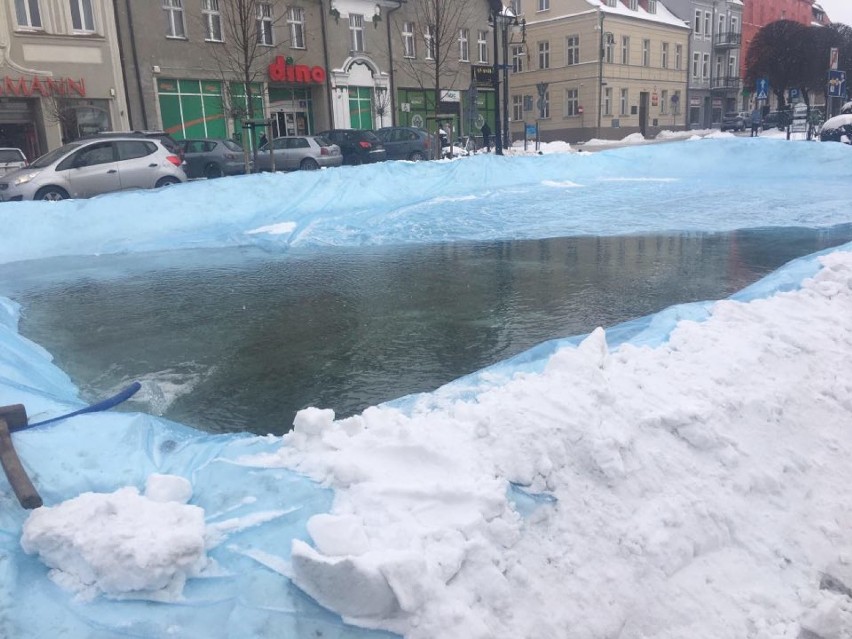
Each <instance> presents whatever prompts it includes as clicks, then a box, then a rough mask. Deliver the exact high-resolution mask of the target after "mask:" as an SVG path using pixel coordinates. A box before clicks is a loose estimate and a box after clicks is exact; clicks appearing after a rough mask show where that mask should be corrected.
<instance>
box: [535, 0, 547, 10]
mask: <svg viewBox="0 0 852 639" xmlns="http://www.w3.org/2000/svg"><path fill="white" fill-rule="evenodd" d="M548 9H550V0H538V10H539V11H547V10H548Z"/></svg>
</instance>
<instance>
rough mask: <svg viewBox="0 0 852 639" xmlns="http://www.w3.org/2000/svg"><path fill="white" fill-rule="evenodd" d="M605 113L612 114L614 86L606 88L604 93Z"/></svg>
mask: <svg viewBox="0 0 852 639" xmlns="http://www.w3.org/2000/svg"><path fill="white" fill-rule="evenodd" d="M603 114H604V115H612V88H611V87H607V88H606V89H604V95H603Z"/></svg>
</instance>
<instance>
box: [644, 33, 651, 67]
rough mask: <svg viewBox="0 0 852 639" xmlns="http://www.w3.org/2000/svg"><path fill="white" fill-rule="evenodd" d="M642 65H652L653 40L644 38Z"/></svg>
mask: <svg viewBox="0 0 852 639" xmlns="http://www.w3.org/2000/svg"><path fill="white" fill-rule="evenodd" d="M642 66H643V67H649V66H651V41H650V40H647V39H646V40H642Z"/></svg>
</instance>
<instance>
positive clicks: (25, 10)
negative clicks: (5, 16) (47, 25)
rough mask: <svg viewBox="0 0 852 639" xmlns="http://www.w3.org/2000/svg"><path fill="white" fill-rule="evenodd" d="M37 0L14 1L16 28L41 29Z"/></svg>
mask: <svg viewBox="0 0 852 639" xmlns="http://www.w3.org/2000/svg"><path fill="white" fill-rule="evenodd" d="M38 2H39V0H15V18H16V19H17V22H18V26H19V27H23V28H25V29H41V11H40V9H39V6H38Z"/></svg>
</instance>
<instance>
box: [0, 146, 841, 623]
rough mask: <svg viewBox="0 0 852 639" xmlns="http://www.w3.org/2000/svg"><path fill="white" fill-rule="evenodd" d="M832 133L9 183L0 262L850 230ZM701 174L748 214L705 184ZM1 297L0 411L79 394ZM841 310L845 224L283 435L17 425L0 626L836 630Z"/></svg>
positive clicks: (59, 404)
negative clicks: (460, 372)
mask: <svg viewBox="0 0 852 639" xmlns="http://www.w3.org/2000/svg"><path fill="white" fill-rule="evenodd" d="M563 150H564V149H563ZM850 153H852V148H850V147H849V146H847V145H842V144H829V143H824V144H823V143H820V144H817V143H808V144H793V143H788V142H786V141H780V140H773V139H757V140H751V139H739V138H736V139H734V138H733V136H724V139H701V140H696V141H694V142H690V143H689V144H679V143H672V144H661V145H649V146H646V145H642V146H635V147H633V148H623V149H616V150H607V151H603V152H601V153H594V154H586V153H583V154H573V153H570V154H566V153H551V154H546V155H544V156H538V157H507V158H495V157H475V158H468V159H466V160H464V161H458V162H435V163H420V164H412V163H386V164H384V165H376V166H372V167H356V168H352V169H349V168H344V169H340V170H332V171H319V172H313V173H310V174H293V175H286V176H285V175H275V176H267V175H262V176H249V177H242V178H235V179H228V180H218V181H214V182H200V183H194V184H189V185H185V186H181V187H175V188H173V189H171V190H167V191H160V192H148V193H128V194H118V195H114V196H106V197H101V198H95V199H93V200H88V201H81V202H66V203H60V204H59V205H45V204H40V203H23V204H20V205H16V206H8V207H7V206H4V207H2V208H0V225H2V228H4V233H3V234H2V236H0V263H9V262H16V261H21V260H28V259H42V258H47V257H51V256H56V255H74V254H98V253H103V252H117V251H134V252H144V251H149V250H169V249H176V248H186V247H188V246H235V245H243V244H260V245H262V246H265V247H267V248H268V249H269V250H271V251H275V250H286V249H287V248H288V247H289V246H300V247H303V248H308V249H309V248H310V247H311V246H328V245H345V244H371V243H387V244H390V243H411V242H418V241H419V242H425V241H433V240H434V239H435V238H436V237H439V238H440V239H441V240H442V241H452V240H456V239H471V238H473V239H477V238H482V237H488V236H489V233H490V237H492V238H504V237H514V236H517V235H520V234H522V233H523V236H524V237H536V236H537V237H546V236H550V235H553V234H558V233H570V232H577V231H576V229H578V228H579V229H594V230H593V231H591V232H596V233H619V232H630V230H631V229H633V228H635V224H636V222H635V221H634V220H635V219H636V218H639V217H643V218H645V221H644V223H646V224H648V225H650V226H652V227H655V228H662V229H678V228H679V229H683V230H692V229H695V228H705V229H713V228H724V229H731V228H745V227H753V226H761V225H767V226H794V225H798V226H812V227H820V228H822V227H830V226H833V225H836V224H848V223H850V222H852V219H850V214H849V209H848V204H847V201H846V198H845V196H843V195H842V194H837V195H836V196H835V195H832V193H831V191H830V187H831V185H833V184H842V183H848V181H849V178H850V173H852V163H850V161H849V160H850V159H852V155H850ZM602 178H605V181H604V180H603V179H602ZM569 183H570V184H571V188H565V187H566V185H568V184H569ZM378 184H380V185H381V187H380V188H376V187H377V185H378ZM555 184H559V185H562V187H561V188H556V187H554V185H555ZM714 185H715V186H714ZM731 185H734V186H733V187H732V186H731ZM719 186H721V189H722V190H724V189H725V188H727V189H728V190H730V189H731V188H736V189H742V191H736V192H735V196H736V197H738V198H739V199H741V200H745V201H746V203H747V206H744V207H741V208H736V207H734V206H733V205H732V206H731V207H730V208H731V210H730V211H727V214H726V211H720V210H719V209H718V208H714V207H712V206H707V203H706V202H702V201H701V196H702V193H705V192H708V193H715V192H716V191H715V189H716V188H717V187H719ZM809 188H810V189H814V190H813V191H808V190H807V189H809ZM513 191H514V192H521V193H523V194H525V195H524V197H528V198H529V199H530V200H532V199H533V198H534V197H535V195H536V194H537V193H540V192H544V193H546V194H548V198H549V200H550V201H551V208H553V209H554V212H555V213H554V215H553V216H552V218H548V217H547V216H545V215H544V211H543V208H542V206H540V205H536V206H531V207H529V208H525V207H518V206H514V207H513V210H512V211H511V212H509V211H506V212H503V211H502V210H501V209H500V208H499V201H500V200H501V199H502V198H504V196H507V194H509V193H511V192H513ZM607 192H609V193H615V194H616V195H615V197H616V199H614V200H606V199H605V198H604V195H605V194H606V193H607ZM684 192H687V193H691V194H692V197H691V198H689V197H681V194H682V193H684ZM803 192H805V193H807V194H808V198H807V200H805V201H804V202H803V201H802V193H803ZM282 193H286V196H282ZM813 193H824V195H825V196H824V197H812V194H813ZM675 194H677V197H674V196H675ZM495 196H496V197H495ZM458 202H464V203H465V209H464V216H460V215H459V212H458V209H457V208H455V206H454V204H455V203H458ZM595 202H597V203H598V205H597V207H596V206H595ZM602 202H607V204H606V205H605V206H606V207H607V208H603V206H602V204H601V203H602ZM663 203H665V206H662V204H663ZM504 213H505V214H504ZM509 213H511V214H512V216H510V215H509ZM569 217H570V218H572V219H570V220H568V221H567V222H564V226H560V223H562V222H561V220H562V218H569ZM702 224H703V226H702ZM655 225H656V226H655ZM436 229H437V231H436ZM580 232H583V231H582V230H581V231H580ZM585 232H589V231H588V230H586V231H585ZM21 312H26V309H20V308H19V307H18V306H17V305H16V304H15V303H14V302H12V301H11V300H8V299H4V298H0V405H5V404H12V403H23V404H24V405H25V406H26V407H27V410H28V412H29V415H30V417H31V419H32V420H33V421H36V420H40V419H44V418H47V417H51V416H54V415H58V414H61V413H63V412H65V411H68V410H73V409H75V408H79V407H80V402H79V399H78V397H77V391H76V388H75V387H74V385H73V383H72V382H71V380H70V379H68V377H67V376H66V375H65V374H64V373H62V371H60V370H59V369H58V368H56V366H55V365H54V364H53V363H52V361H51V358H50V355H49V354H48V353H46V352H45V351H44V350H43V349H41V348H40V347H39V346H38V345H36V344H33V343H32V342H30V341H28V340H27V339H25V338H24V337H22V336H20V335H19V334H18V332H17V320H18V317H19V314H20V313H21ZM850 317H852V245H845V246H842V247H838V248H837V249H833V250H829V251H825V252H824V254H821V255H813V256H809V257H807V258H803V259H801V260H797V261H795V262H793V263H791V264H790V265H788V266H786V267H784V268H782V269H780V270H779V271H777V272H775V273H774V274H772V275H770V276H768V277H767V278H765V279H764V280H762V281H761V282H758V283H757V284H755V285H753V286H751V287H749V288H748V289H747V290H745V291H743V292H741V293H739V294H737V295H735V296H733V297H732V298H731V299H729V300H722V301H718V302H715V303H713V302H707V303H703V304H692V305H687V306H683V307H676V308H673V309H668V310H666V311H663V312H661V313H659V314H657V315H655V316H653V317H650V318H645V319H643V320H641V321H639V322H637V323H636V324H635V326H634V327H633V329H632V330H631V331H627V332H625V331H624V330H623V327H622V328H616V329H615V330H610V329H607V330H605V328H600V329H598V330H596V331H594V332H593V333H592V334H590V335H588V336H586V337H585V338H583V339H580V340H575V342H579V344H578V345H571V344H569V343H568V342H567V341H566V342H565V343H564V344H561V345H560V346H559V347H557V348H551V349H550V350H549V351H547V352H546V354H545V355H543V356H537V357H536V358H535V359H536V362H537V364H536V365H535V366H530V365H529V363H530V358H526V359H525V358H523V357H520V358H515V359H514V360H513V361H511V362H507V363H506V364H504V365H502V366H500V365H498V366H496V367H493V368H492V369H489V370H487V371H484V372H482V373H481V374H479V375H475V376H471V378H469V379H467V380H464V382H463V384H462V389H461V390H460V389H459V384H455V385H454V384H450V385H448V387H446V388H444V389H438V390H436V392H435V393H431V394H427V395H424V396H418V397H413V398H409V400H408V401H400V402H391V403H390V404H388V405H384V406H378V407H373V408H370V409H368V410H367V411H365V412H364V413H363V414H361V415H357V416H354V417H351V418H348V419H344V420H335V419H334V413H333V410H332V409H333V407H317V408H312V409H307V410H305V411H302V412H301V413H300V414H299V415H298V416H297V419H296V424H295V429H294V431H293V432H292V433H290V434H288V435H286V436H284V437H281V438H278V437H251V436H246V435H229V436H212V435H206V434H203V433H199V432H196V431H194V430H191V429H188V428H185V427H183V426H180V425H178V424H173V423H169V422H166V421H164V420H161V419H158V418H154V417H151V416H149V415H144V414H119V413H100V414H91V415H84V416H79V417H75V418H72V419H69V420H66V421H63V422H59V423H56V424H54V425H51V426H44V427H37V428H33V429H31V430H26V431H22V432H20V433H16V434H14V435H13V438H14V441H15V444H16V447H17V449H18V451H19V453H20V455H21V457H22V459H23V462H24V465H25V466H26V467H27V469H28V470H29V472H30V473H31V475H32V476H33V478H34V482H35V484H36V486H37V487H38V488H39V490H40V491H41V494H42V496H43V497H44V499H45V503H46V506H45V507H44V508H42V509H38V510H36V511H34V512H32V514H28V513H26V512H25V511H23V510H21V509H20V508H18V507H17V505H16V502H15V500H14V497H13V495H12V494H11V491H10V490H9V488H8V487H7V486H6V484H5V480H2V479H0V500H2V506H3V507H2V509H0V530H2V531H3V533H4V534H3V535H2V536H0V550H2V553H3V557H4V559H5V561H3V562H2V563H0V608H2V610H3V614H2V615H0V637H10V638H12V637H14V638H22V639H30V638H33V639H40V638H42V637H54V636H64V637H72V638H76V637H86V638H89V637H92V638H98V639H100V638H107V637H115V636H129V637H140V638H146V639H147V638H154V637H157V638H159V637H172V636H173V637H201V636H204V637H229V638H230V637H233V638H235V639H236V638H253V637H263V638H266V637H285V636H286V637H311V636H323V637H340V638H343V637H346V638H350V637H378V636H386V635H384V634H383V633H382V632H380V631H381V630H384V631H390V632H394V633H398V634H400V635H404V636H406V637H409V638H412V639H421V638H422V639H436V638H440V639H445V638H446V639H456V638H459V639H461V638H465V639H471V638H474V639H491V638H504V637H505V638H510V637H511V638H513V639H514V638H517V637H531V638H532V637H535V638H538V637H560V638H561V637H578V638H586V637H613V638H614V637H619V638H620V639H631V638H636V639H639V638H651V637H654V638H661V639H662V638H667V639H682V638H684V637H689V638H690V639H702V638H704V637H706V638H708V639H709V638H711V637H712V638H713V639H719V638H730V639H742V638H751V639H775V638H779V639H780V638H784V639H796V638H799V637H804V636H807V637H822V638H823V639H829V638H834V637H837V638H840V637H847V636H850V634H852V601H850V599H849V597H848V595H849V593H850V591H852V567H850V565H849V562H850V559H849V557H850V549H852V533H850V532H849V530H850V523H852V512H850V506H849V504H850V503H852V488H850V487H852V481H850V479H852V477H850V475H852V468H850V465H849V463H848V459H849V457H850V454H852V438H850V436H849V428H850V426H852V418H850V414H852V322H850V321H849V318H850ZM626 334H629V337H627V338H625V337H624V336H625V335H626ZM613 336H616V337H615V339H614V338H613ZM305 593H306V594H305ZM315 602H319V604H320V605H321V606H322V607H324V608H325V609H327V610H331V611H334V612H335V613H338V614H339V615H341V616H342V618H343V619H344V620H346V621H348V622H349V623H350V624H356V625H357V626H360V627H361V628H366V629H373V630H362V629H359V628H356V627H354V626H353V625H349V626H347V625H345V624H344V623H342V622H341V620H340V619H339V618H338V617H336V616H335V615H333V614H331V613H328V612H326V611H325V610H323V608H321V607H320V606H317V605H316V603H315ZM807 633H811V634H807Z"/></svg>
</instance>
